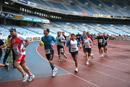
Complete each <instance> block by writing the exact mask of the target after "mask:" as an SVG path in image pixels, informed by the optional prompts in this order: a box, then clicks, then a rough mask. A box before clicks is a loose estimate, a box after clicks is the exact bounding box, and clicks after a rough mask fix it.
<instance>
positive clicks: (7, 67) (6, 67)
mask: <svg viewBox="0 0 130 87" xmlns="http://www.w3.org/2000/svg"><path fill="white" fill-rule="evenodd" d="M5 69H6V70H7V71H9V64H8V63H7V64H6V65H5Z"/></svg>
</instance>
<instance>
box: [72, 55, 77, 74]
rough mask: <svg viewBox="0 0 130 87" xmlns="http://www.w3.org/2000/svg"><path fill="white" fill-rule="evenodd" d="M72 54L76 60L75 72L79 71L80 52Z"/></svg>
mask: <svg viewBox="0 0 130 87" xmlns="http://www.w3.org/2000/svg"><path fill="white" fill-rule="evenodd" d="M71 55H72V58H73V60H74V62H75V72H78V53H71Z"/></svg>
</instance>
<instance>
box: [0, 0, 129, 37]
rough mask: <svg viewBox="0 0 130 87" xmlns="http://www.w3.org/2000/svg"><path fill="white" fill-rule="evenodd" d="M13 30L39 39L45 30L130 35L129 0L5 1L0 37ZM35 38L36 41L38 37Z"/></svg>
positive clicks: (0, 10)
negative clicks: (12, 28)
mask: <svg viewBox="0 0 130 87" xmlns="http://www.w3.org/2000/svg"><path fill="white" fill-rule="evenodd" d="M11 27H14V28H16V29H17V31H18V33H19V34H21V35H24V36H27V37H28V38H29V37H34V38H35V37H36V36H37V37H38V38H40V37H41V36H42V34H43V29H44V28H49V29H50V30H51V34H52V35H53V36H56V34H57V31H64V32H65V34H66V35H69V33H74V34H77V33H82V32H83V31H89V32H90V33H92V34H98V33H99V32H101V33H103V32H106V33H107V34H109V35H114V36H118V35H125V36H128V37H129V36H130V3H129V1H128V0H120V1H119V0H111V1H109V0H2V1H1V2H0V35H1V36H2V37H4V36H5V37H6V36H7V35H8V34H9V32H8V30H9V29H10V28H11ZM37 37H36V38H37Z"/></svg>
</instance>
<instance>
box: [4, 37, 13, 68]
mask: <svg viewBox="0 0 130 87" xmlns="http://www.w3.org/2000/svg"><path fill="white" fill-rule="evenodd" d="M10 38H11V35H9V36H8V37H7V39H6V43H5V44H6V51H5V55H4V59H3V64H5V62H6V60H7V58H8V56H9V54H10V53H11V51H12V54H13V67H14V60H15V53H14V51H13V49H11V48H10V45H11V43H10V41H9V40H10Z"/></svg>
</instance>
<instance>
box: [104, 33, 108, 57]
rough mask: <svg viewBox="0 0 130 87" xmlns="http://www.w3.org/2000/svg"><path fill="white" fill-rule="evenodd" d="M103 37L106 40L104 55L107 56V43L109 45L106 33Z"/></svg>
mask: <svg viewBox="0 0 130 87" xmlns="http://www.w3.org/2000/svg"><path fill="white" fill-rule="evenodd" d="M103 36H104V38H105V45H104V54H105V55H107V43H108V36H107V34H106V33H103Z"/></svg>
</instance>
